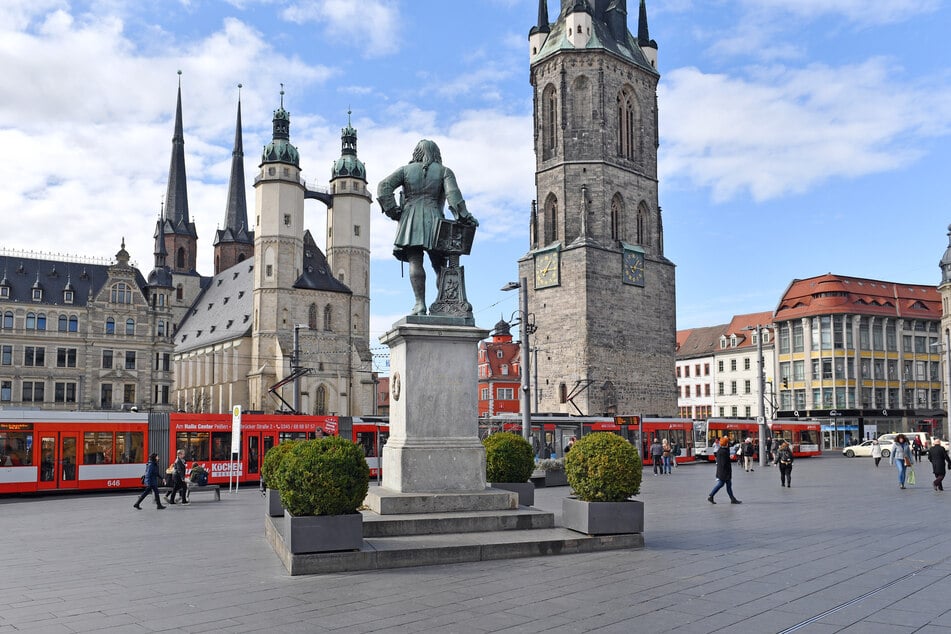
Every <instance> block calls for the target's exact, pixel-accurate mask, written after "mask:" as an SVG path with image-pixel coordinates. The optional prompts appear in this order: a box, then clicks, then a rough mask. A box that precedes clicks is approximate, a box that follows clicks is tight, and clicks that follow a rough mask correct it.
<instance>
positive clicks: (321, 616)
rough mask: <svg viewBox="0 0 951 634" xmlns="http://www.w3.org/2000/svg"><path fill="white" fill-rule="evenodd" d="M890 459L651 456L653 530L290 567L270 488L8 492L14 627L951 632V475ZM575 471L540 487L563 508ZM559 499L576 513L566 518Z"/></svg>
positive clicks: (549, 503) (5, 587)
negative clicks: (948, 478) (391, 561)
mask: <svg viewBox="0 0 951 634" xmlns="http://www.w3.org/2000/svg"><path fill="white" fill-rule="evenodd" d="M929 467H930V465H928V464H927V463H926V462H923V463H921V464H919V465H918V467H917V469H916V471H917V475H918V485H917V486H915V487H912V488H909V489H907V490H904V491H901V490H899V489H898V486H897V478H896V474H895V469H894V468H893V467H890V466H889V465H888V464H887V461H883V463H882V465H881V466H880V467H878V468H875V467H874V466H873V463H872V461H871V459H870V458H855V459H851V460H850V459H846V458H843V457H840V456H838V455H831V454H828V455H826V456H823V457H821V458H812V459H801V460H799V461H797V462H796V465H795V467H794V470H793V486H792V488H780V486H779V474H778V472H777V471H776V469H775V467H759V466H757V467H756V468H755V471H754V472H753V473H746V472H744V471H742V470H735V476H734V488H735V491H736V494H737V496H738V497H739V498H740V499H741V500H743V504H742V505H731V504H724V502H726V501H727V498H726V496H725V495H723V494H722V493H721V494H720V495H719V496H718V497H719V498H720V503H718V504H717V505H715V506H713V505H710V504H709V503H708V502H707V501H706V497H707V494H708V493H709V490H710V488H711V486H712V485H713V477H714V476H713V473H714V470H713V467H712V466H711V465H701V464H698V465H682V466H680V467H678V468H677V469H676V470H675V471H674V473H673V474H672V475H670V476H653V475H651V473H650V470H647V471H645V474H644V483H643V486H642V492H641V495H640V496H639V499H642V500H643V501H644V502H645V505H646V532H645V539H646V544H647V545H646V547H645V548H644V549H643V550H636V551H620V552H618V551H614V552H605V553H596V554H588V555H566V556H558V557H544V558H533V559H517V560H505V561H490V562H479V563H467V564H460V565H444V566H433V567H421V568H404V569H396V570H386V571H380V572H360V573H346V574H332V575H324V576H307V577H290V576H289V575H287V573H286V572H285V570H284V568H283V567H282V565H281V563H280V561H279V560H278V558H277V556H276V555H275V554H274V553H273V551H272V550H271V548H270V547H269V546H268V544H267V543H266V542H265V540H264V517H263V507H264V501H263V499H262V497H261V495H260V493H258V492H257V491H256V490H255V489H254V488H252V487H250V486H249V487H246V488H244V489H242V490H240V491H239V492H237V493H224V492H223V493H222V500H221V502H214V501H212V499H211V496H207V495H200V494H199V495H195V497H194V498H193V499H194V501H193V503H192V504H191V505H189V506H186V507H183V506H173V507H170V508H168V509H167V510H164V511H156V510H155V508H154V506H143V510H141V511H135V510H133V509H132V503H133V501H134V500H135V494H134V493H125V494H110V495H76V496H56V497H33V498H11V497H8V498H0V553H2V564H0V565H2V568H0V569H2V573H0V633H5V632H42V633H44V634H46V633H56V632H86V631H96V632H102V631H113V632H257V631H261V630H268V629H270V630H272V631H279V632H331V631H332V632H406V633H410V632H412V633H416V632H460V633H465V632H472V633H479V632H542V631H544V632H625V633H626V632H668V631H669V632H683V633H686V632H696V633H706V632H719V631H732V632H804V633H825V632H855V633H862V634H866V633H870V632H871V633H874V632H889V633H894V632H935V633H937V632H943V633H945V634H951V602H949V600H948V596H949V591H951V585H949V584H948V582H949V576H951V545H949V542H948V539H947V534H948V532H949V530H951V522H949V519H951V491H949V492H948V493H946V494H941V493H937V492H934V491H933V490H932V487H931V475H930V468H929ZM949 488H951V485H949ZM566 494H567V488H565V487H558V488H551V489H539V490H538V491H537V492H536V506H539V507H541V508H544V509H546V510H551V511H555V512H556V513H557V514H559V515H560V506H561V498H562V497H564V495H566ZM558 519H559V518H558V517H557V516H556V521H558Z"/></svg>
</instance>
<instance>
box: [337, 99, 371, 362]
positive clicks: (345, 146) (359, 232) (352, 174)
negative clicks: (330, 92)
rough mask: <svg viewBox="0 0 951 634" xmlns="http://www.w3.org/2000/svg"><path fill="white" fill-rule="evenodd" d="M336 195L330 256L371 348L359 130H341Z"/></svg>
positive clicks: (366, 197)
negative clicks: (350, 294) (350, 298)
mask: <svg viewBox="0 0 951 634" xmlns="http://www.w3.org/2000/svg"><path fill="white" fill-rule="evenodd" d="M330 188H331V189H330V190H331V192H332V197H331V201H330V204H329V206H328V209H327V259H328V261H329V263H330V268H331V271H332V272H333V275H334V277H336V278H337V279H338V280H339V281H341V282H343V283H344V284H346V285H347V286H349V287H350V290H351V291H353V299H352V302H353V306H352V309H351V320H352V322H353V323H352V324H351V328H352V329H353V335H354V337H355V339H354V345H355V346H356V347H357V349H358V350H365V351H366V354H369V349H370V342H369V340H370V203H371V197H370V192H369V191H367V171H366V167H364V165H363V161H361V160H360V159H359V158H357V131H356V130H355V129H354V128H353V126H352V125H350V112H349V111H348V112H347V127H346V128H343V130H341V134H340V158H338V159H337V160H336V161H334V165H333V169H332V170H331V174H330Z"/></svg>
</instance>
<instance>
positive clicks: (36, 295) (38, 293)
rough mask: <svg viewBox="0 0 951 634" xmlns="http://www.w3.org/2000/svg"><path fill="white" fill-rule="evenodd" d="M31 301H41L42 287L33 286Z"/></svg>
mask: <svg viewBox="0 0 951 634" xmlns="http://www.w3.org/2000/svg"><path fill="white" fill-rule="evenodd" d="M33 301H34V302H41V301H43V289H42V288H34V289H33Z"/></svg>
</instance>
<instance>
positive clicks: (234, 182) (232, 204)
mask: <svg viewBox="0 0 951 634" xmlns="http://www.w3.org/2000/svg"><path fill="white" fill-rule="evenodd" d="M240 90H241V84H238V91H239V93H238V117H237V121H236V123H235V127H234V149H233V150H232V151H231V177H230V179H229V180H228V203H227V206H226V208H225V226H224V229H218V230H217V231H216V232H215V241H214V246H215V275H217V274H218V273H220V272H221V271H224V270H225V269H229V268H231V267H232V266H234V265H235V264H237V263H238V262H243V261H244V260H246V259H247V258H250V257H252V256H253V255H254V231H250V230H249V229H248V202H247V198H246V195H245V181H244V144H243V142H242V140H241V93H240Z"/></svg>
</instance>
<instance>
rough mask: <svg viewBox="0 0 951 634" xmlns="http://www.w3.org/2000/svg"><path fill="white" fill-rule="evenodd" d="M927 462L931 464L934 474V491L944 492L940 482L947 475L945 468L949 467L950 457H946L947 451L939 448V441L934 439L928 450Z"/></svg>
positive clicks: (941, 447) (950, 464) (950, 465)
mask: <svg viewBox="0 0 951 634" xmlns="http://www.w3.org/2000/svg"><path fill="white" fill-rule="evenodd" d="M928 462H930V463H931V470H932V472H933V473H934V482H933V483H932V484H933V485H934V490H935V491H944V486H943V485H942V481H943V480H944V476H945V475H946V474H947V473H948V470H947V467H951V457H949V456H948V450H947V449H945V448H944V447H943V446H941V441H940V440H938V439H937V438H935V439H934V444H933V445H931V449H929V450H928Z"/></svg>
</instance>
